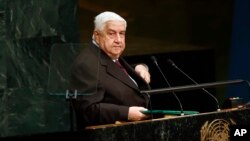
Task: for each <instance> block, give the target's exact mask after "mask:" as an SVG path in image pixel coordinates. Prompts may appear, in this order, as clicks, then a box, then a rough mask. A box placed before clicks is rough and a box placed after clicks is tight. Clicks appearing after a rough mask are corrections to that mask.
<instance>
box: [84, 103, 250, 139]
mask: <svg viewBox="0 0 250 141" xmlns="http://www.w3.org/2000/svg"><path fill="white" fill-rule="evenodd" d="M249 124H250V109H249V108H242V109H228V110H221V111H218V112H217V111H216V112H209V113H200V114H196V115H184V116H175V117H172V116H169V117H164V118H159V119H153V120H146V121H138V122H127V123H119V124H109V125H101V126H90V127H86V129H85V130H84V133H83V134H84V140H88V141H168V140H169V141H177V140H180V141H182V140H192V141H196V140H197V141H198V140H201V141H205V140H221V141H223V140H229V138H230V137H229V136H230V129H229V127H230V125H249Z"/></svg>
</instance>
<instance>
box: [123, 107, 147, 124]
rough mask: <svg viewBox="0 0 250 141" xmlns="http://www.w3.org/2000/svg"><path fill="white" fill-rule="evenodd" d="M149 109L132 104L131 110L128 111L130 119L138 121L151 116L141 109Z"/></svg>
mask: <svg viewBox="0 0 250 141" xmlns="http://www.w3.org/2000/svg"><path fill="white" fill-rule="evenodd" d="M145 110H147V109H146V108H144V107H136V106H132V107H129V111H128V120H129V121H138V120H143V119H146V118H149V117H150V116H149V115H144V114H143V113H142V112H141V111H145Z"/></svg>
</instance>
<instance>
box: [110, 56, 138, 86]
mask: <svg viewBox="0 0 250 141" xmlns="http://www.w3.org/2000/svg"><path fill="white" fill-rule="evenodd" d="M107 72H108V73H109V74H110V75H112V76H114V77H115V78H117V79H119V80H120V81H122V82H123V83H125V84H126V85H128V86H130V87H132V88H134V89H137V90H139V89H138V87H137V86H136V84H135V83H134V82H133V80H131V78H129V76H127V75H126V74H125V73H124V72H123V70H121V69H120V68H119V67H118V66H116V64H115V63H114V62H112V61H111V62H109V63H108V65H107Z"/></svg>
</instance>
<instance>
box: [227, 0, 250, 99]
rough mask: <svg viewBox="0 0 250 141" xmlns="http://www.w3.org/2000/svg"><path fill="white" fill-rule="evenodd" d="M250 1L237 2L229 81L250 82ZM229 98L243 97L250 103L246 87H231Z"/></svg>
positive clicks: (235, 4) (249, 93) (248, 90)
mask: <svg viewBox="0 0 250 141" xmlns="http://www.w3.org/2000/svg"><path fill="white" fill-rule="evenodd" d="M249 7H250V1H248V0H242V1H237V0H235V3H234V17H233V27H232V28H233V30H232V42H231V43H232V46H231V54H230V68H229V79H236V78H237V79H238V78H241V79H244V80H250V8H249ZM227 96H228V97H242V98H244V99H245V100H246V101H250V88H249V87H248V86H247V84H246V85H241V86H237V87H229V89H228V95H227Z"/></svg>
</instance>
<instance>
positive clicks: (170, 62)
mask: <svg viewBox="0 0 250 141" xmlns="http://www.w3.org/2000/svg"><path fill="white" fill-rule="evenodd" d="M168 63H169V64H170V65H172V66H173V67H174V68H176V69H177V70H178V71H179V72H181V73H182V74H183V75H184V76H186V77H187V78H188V79H189V80H191V81H192V82H193V83H194V84H196V85H198V83H197V82H196V81H195V80H194V79H192V78H191V77H190V76H189V75H187V74H186V73H185V72H184V71H182V70H181V69H180V68H179V67H178V66H176V65H175V63H174V62H173V61H172V60H170V59H168ZM202 90H203V91H204V92H205V93H207V94H208V95H210V96H211V97H212V98H213V99H214V100H215V102H216V104H217V111H220V105H219V102H218V100H217V98H216V97H215V96H214V95H212V94H211V93H210V92H208V91H207V90H206V89H205V88H202Z"/></svg>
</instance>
